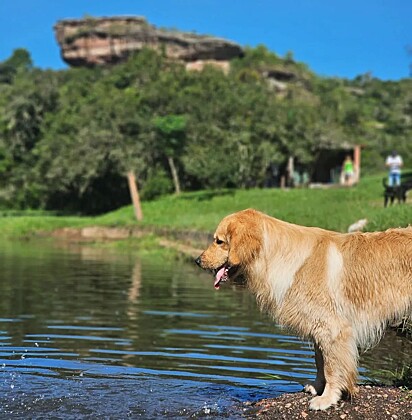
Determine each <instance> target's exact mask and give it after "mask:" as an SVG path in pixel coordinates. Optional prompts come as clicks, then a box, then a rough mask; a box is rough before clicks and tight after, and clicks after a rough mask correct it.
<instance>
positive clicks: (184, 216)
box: [0, 176, 412, 237]
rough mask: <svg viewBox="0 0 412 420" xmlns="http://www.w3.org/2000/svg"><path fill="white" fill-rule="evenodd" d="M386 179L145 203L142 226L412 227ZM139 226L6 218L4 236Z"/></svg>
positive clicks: (125, 213) (1, 223)
mask: <svg viewBox="0 0 412 420" xmlns="http://www.w3.org/2000/svg"><path fill="white" fill-rule="evenodd" d="M381 179H382V177H381V176H377V177H369V178H365V179H363V180H362V182H361V183H360V184H359V185H358V186H356V187H353V188H328V189H291V190H280V189H250V190H221V191H200V192H195V193H183V194H181V195H180V196H167V197H163V198H161V199H158V200H155V201H151V202H144V203H143V204H142V207H143V213H144V220H143V222H141V223H140V225H142V226H156V227H169V228H172V229H189V230H200V231H204V232H213V230H214V228H215V227H216V225H217V223H218V222H219V221H220V219H221V218H222V217H223V216H225V215H227V214H229V213H231V212H234V211H237V210H241V209H245V208H248V207H253V208H256V209H258V210H261V211H264V212H266V213H268V214H270V215H272V216H275V217H277V218H279V219H283V220H287V221H290V222H293V223H298V224H303V225H308V226H319V227H323V228H326V229H332V230H337V231H342V232H344V231H346V230H347V228H348V226H349V225H350V224H352V223H353V222H355V221H357V220H359V219H363V218H367V219H368V220H369V223H368V225H367V227H366V230H370V231H373V230H381V229H387V228H389V227H398V226H407V225H408V224H409V223H411V222H412V212H411V205H410V204H407V205H401V206H400V205H394V206H392V207H388V208H386V209H384V208H383V196H382V191H383V188H382V184H381ZM89 225H101V226H136V225H138V223H137V222H136V221H135V219H134V215H133V209H132V207H131V206H126V207H123V208H121V209H119V210H116V211H113V212H111V213H108V214H105V215H102V216H99V217H58V216H45V215H43V214H41V215H36V214H33V215H24V216H7V217H4V216H3V217H0V235H1V236H3V237H16V236H25V235H29V234H30V233H33V232H35V231H39V230H40V231H47V230H53V229H57V228H61V227H82V226H89Z"/></svg>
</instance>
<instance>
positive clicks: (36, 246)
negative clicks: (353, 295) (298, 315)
mask: <svg viewBox="0 0 412 420" xmlns="http://www.w3.org/2000/svg"><path fill="white" fill-rule="evenodd" d="M0 267H1V270H0V280H1V291H2V292H1V294H0V384H1V393H0V417H2V418H10V417H13V418H19V417H20V418H39V419H40V418H45V417H48V418H50V417H53V418H65V419H68V418H73V419H77V418H97V417H103V418H104V417H105V418H147V419H153V418H173V419H175V418H201V417H202V418H203V417H207V418H231V419H236V418H241V417H242V413H243V410H245V409H246V407H245V406H244V402H245V401H254V400H257V399H259V398H263V397H271V396H272V397H273V396H276V395H278V394H280V393H282V392H285V391H299V390H301V388H302V384H304V383H305V382H306V381H308V380H311V379H313V377H314V373H315V372H314V360H313V354H312V352H311V348H310V346H309V345H308V344H307V343H306V342H304V341H302V340H300V339H298V338H296V337H294V336H293V335H290V334H288V333H287V332H286V331H284V330H282V329H280V328H278V327H277V326H276V325H274V324H273V323H272V322H271V321H270V320H269V319H268V317H266V316H265V315H262V314H261V313H260V312H259V310H258V309H257V307H256V304H255V301H254V299H253V297H252V296H251V295H250V294H249V293H248V292H247V291H246V290H245V289H243V288H239V287H237V288H236V287H235V286H227V285H224V286H223V287H221V289H220V290H219V291H215V290H214V288H213V279H212V277H211V276H210V275H208V274H207V273H205V272H202V271H201V270H200V269H198V268H197V267H196V266H195V265H194V264H189V263H187V262H183V261H172V260H170V259H165V258H162V257H161V256H159V255H148V254H143V255H140V256H139V255H138V254H136V253H135V252H132V251H112V250H110V251H108V250H105V249H101V248H96V247H92V246H78V245H77V246H74V245H67V244H66V245H63V244H61V243H50V242H47V241H46V242H42V241H38V242H36V241H29V242H25V243H17V242H13V243H7V242H6V243H3V244H2V245H0ZM411 354H412V349H411V343H410V342H409V341H407V340H404V339H402V338H399V337H396V336H395V334H393V333H389V334H388V335H387V336H386V338H385V339H384V340H383V341H382V342H381V344H380V345H379V346H378V347H377V348H375V349H374V350H373V351H372V352H369V353H367V354H366V355H365V356H363V357H362V360H361V375H362V378H363V380H365V378H371V379H374V380H382V379H383V378H384V374H383V373H382V372H378V370H380V369H385V370H395V369H396V368H400V367H401V366H402V364H403V363H405V362H410V360H411V357H410V356H411Z"/></svg>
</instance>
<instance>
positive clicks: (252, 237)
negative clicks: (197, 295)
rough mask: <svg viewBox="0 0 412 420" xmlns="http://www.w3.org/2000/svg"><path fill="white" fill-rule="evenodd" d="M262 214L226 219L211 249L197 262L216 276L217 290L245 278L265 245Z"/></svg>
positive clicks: (249, 212) (245, 212)
mask: <svg viewBox="0 0 412 420" xmlns="http://www.w3.org/2000/svg"><path fill="white" fill-rule="evenodd" d="M261 217H262V213H259V212H257V211H255V210H251V209H249V210H243V211H240V212H238V213H233V214H231V215H229V216H227V217H225V218H224V219H223V220H222V221H221V222H220V223H219V226H218V227H217V229H216V232H215V234H214V237H213V238H214V240H213V243H212V244H211V245H209V247H208V248H207V249H206V250H205V251H204V252H203V253H202V254H201V255H200V256H199V257H198V258H197V259H196V263H197V264H198V265H199V266H200V267H201V268H203V269H206V270H210V271H212V272H213V274H214V275H215V283H214V286H215V288H216V289H219V286H220V283H221V282H222V281H227V280H235V279H236V278H237V277H238V276H239V275H240V274H245V272H246V271H247V268H248V267H249V266H250V264H251V263H252V262H253V261H254V260H255V258H256V257H257V256H258V254H259V250H260V248H261V243H262V233H261V230H262V224H261Z"/></svg>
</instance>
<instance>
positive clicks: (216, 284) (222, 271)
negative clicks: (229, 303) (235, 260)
mask: <svg viewBox="0 0 412 420" xmlns="http://www.w3.org/2000/svg"><path fill="white" fill-rule="evenodd" d="M225 270H226V268H225V267H222V268H221V269H220V270H219V271H218V272H217V274H216V277H215V285H214V286H215V289H219V283H220V280H222V277H223V275H224V274H225Z"/></svg>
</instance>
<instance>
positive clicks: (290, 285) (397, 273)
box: [196, 209, 412, 410]
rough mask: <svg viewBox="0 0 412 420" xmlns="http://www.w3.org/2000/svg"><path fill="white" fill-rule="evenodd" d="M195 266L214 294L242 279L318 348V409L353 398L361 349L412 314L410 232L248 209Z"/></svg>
mask: <svg viewBox="0 0 412 420" xmlns="http://www.w3.org/2000/svg"><path fill="white" fill-rule="evenodd" d="M196 263H197V264H198V265H199V266H200V267H202V268H204V269H208V270H211V271H212V272H213V273H214V275H215V282H214V285H215V288H219V286H220V284H221V283H222V282H223V281H227V280H233V279H235V278H236V277H237V276H239V275H240V274H242V275H243V276H244V277H245V279H246V282H247V284H248V288H249V289H250V290H251V291H252V292H253V293H254V294H255V295H256V297H257V301H258V303H259V304H260V306H261V308H262V309H264V310H267V311H268V312H269V313H270V315H271V316H273V317H274V318H276V319H277V320H278V321H279V323H280V324H282V325H285V326H287V327H289V328H291V329H292V330H293V331H294V332H296V333H297V334H298V335H300V336H301V337H302V338H305V339H308V340H310V341H312V342H313V343H314V349H315V361H316V367H317V375H316V379H315V381H314V382H313V383H312V384H308V385H306V386H305V388H304V390H305V391H307V392H309V393H311V394H312V395H313V396H314V397H313V398H312V399H311V400H310V408H311V409H313V410H324V409H326V408H328V407H330V406H331V405H333V404H336V403H337V402H338V401H339V400H340V398H341V396H342V393H346V394H348V395H353V394H355V393H356V391H357V386H356V379H357V364H358V348H364V349H365V348H368V347H371V346H373V345H374V344H376V343H377V342H378V341H379V339H380V337H381V336H382V334H383V332H384V330H385V327H386V325H387V324H388V323H389V322H392V321H394V320H396V319H399V318H400V317H402V316H403V315H405V314H406V315H408V314H410V311H411V308H412V227H409V228H405V229H389V230H387V231H385V232H375V233H361V232H356V233H338V232H332V231H328V230H324V229H320V228H315V227H305V226H299V225H294V224H291V223H287V222H284V221H281V220H278V219H275V218H273V217H270V216H268V215H266V214H263V213H261V212H259V211H256V210H252V209H248V210H244V211H240V212H238V213H234V214H231V215H229V216H227V217H225V218H224V219H223V220H222V221H221V222H220V224H219V226H218V227H217V229H216V232H215V234H214V242H213V243H212V244H211V245H210V246H209V247H208V248H207V249H206V250H205V251H204V252H203V253H202V254H201V255H200V256H199V257H198V258H197V259H196Z"/></svg>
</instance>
